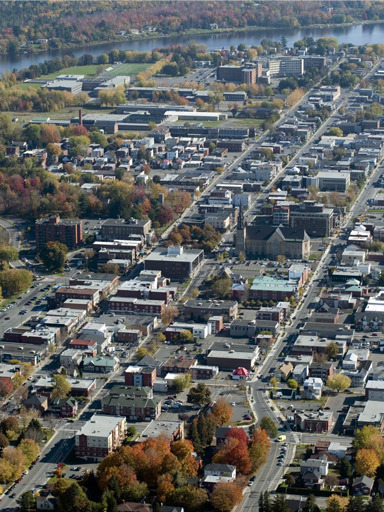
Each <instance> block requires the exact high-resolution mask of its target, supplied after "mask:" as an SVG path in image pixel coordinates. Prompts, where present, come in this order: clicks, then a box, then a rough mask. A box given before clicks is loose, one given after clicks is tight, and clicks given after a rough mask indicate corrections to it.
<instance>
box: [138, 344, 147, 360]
mask: <svg viewBox="0 0 384 512" xmlns="http://www.w3.org/2000/svg"><path fill="white" fill-rule="evenodd" d="M146 355H148V350H147V349H146V348H145V347H140V348H139V349H137V352H136V358H137V360H138V361H140V359H143V357H145V356H146Z"/></svg>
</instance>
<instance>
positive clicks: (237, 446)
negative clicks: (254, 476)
mask: <svg viewBox="0 0 384 512" xmlns="http://www.w3.org/2000/svg"><path fill="white" fill-rule="evenodd" d="M212 461H213V462H214V463H217V464H230V465H233V466H236V469H237V471H238V472H239V473H242V474H243V475H248V473H250V472H251V469H252V465H251V459H250V457H249V452H248V446H247V443H246V442H244V441H243V440H240V439H238V438H235V437H227V438H226V440H225V441H224V444H223V446H222V448H221V449H220V450H219V451H218V452H217V453H215V455H214V456H213V458H212Z"/></svg>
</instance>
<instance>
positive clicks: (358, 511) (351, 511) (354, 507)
mask: <svg viewBox="0 0 384 512" xmlns="http://www.w3.org/2000/svg"><path fill="white" fill-rule="evenodd" d="M365 510H366V505H365V501H364V498H362V497H361V496H352V498H350V499H349V502H348V505H347V509H346V512H365Z"/></svg>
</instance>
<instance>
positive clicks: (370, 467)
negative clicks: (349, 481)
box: [355, 448, 380, 477]
mask: <svg viewBox="0 0 384 512" xmlns="http://www.w3.org/2000/svg"><path fill="white" fill-rule="evenodd" d="M379 465H380V460H379V457H378V456H377V454H376V452H375V451H374V450H370V449H368V448H362V449H361V450H358V452H357V453H356V461H355V471H356V472H357V473H358V474H359V475H365V476H369V477H374V476H375V473H376V469H377V468H378V467H379Z"/></svg>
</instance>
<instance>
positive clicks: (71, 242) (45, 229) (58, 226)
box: [35, 215, 83, 251]
mask: <svg viewBox="0 0 384 512" xmlns="http://www.w3.org/2000/svg"><path fill="white" fill-rule="evenodd" d="M35 237H36V249H37V250H38V251H40V250H41V249H42V248H43V247H44V245H45V244H46V243H47V242H61V243H63V244H65V245H66V246H67V247H68V249H73V248H74V247H76V246H77V245H79V244H80V243H81V242H82V240H83V221H81V220H72V219H60V216H59V215H57V216H52V217H48V218H46V217H45V218H43V219H38V220H37V221H36V223H35Z"/></svg>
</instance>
